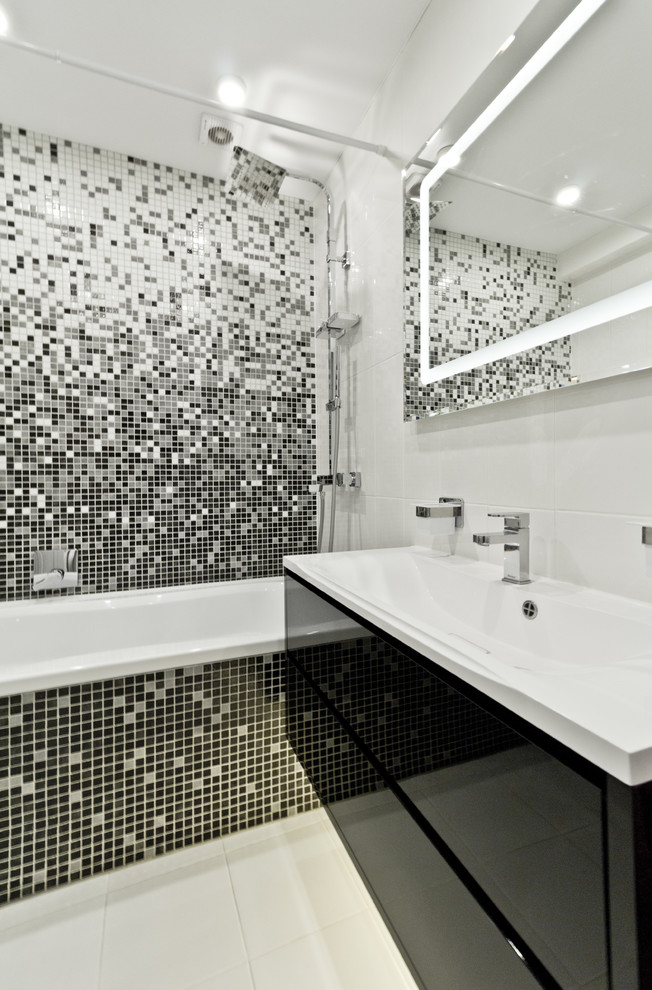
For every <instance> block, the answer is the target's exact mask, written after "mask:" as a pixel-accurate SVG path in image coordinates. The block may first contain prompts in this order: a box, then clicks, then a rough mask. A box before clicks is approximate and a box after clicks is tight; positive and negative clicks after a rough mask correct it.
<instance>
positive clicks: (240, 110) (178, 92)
mask: <svg viewBox="0 0 652 990" xmlns="http://www.w3.org/2000/svg"><path fill="white" fill-rule="evenodd" d="M0 44H3V45H8V46H9V47H11V48H16V49H18V50H19V51H23V52H27V53H28V54H30V55H39V56H40V57H41V58H48V59H50V60H51V61H53V62H58V63H59V64H60V65H67V66H70V67H71V68H73V69H81V70H82V71H84V72H92V73H93V74H94V75H96V76H104V77H105V78H107V79H115V80H117V81H118V82H123V83H128V84H129V85H130V86H138V87H139V88H140V89H148V90H150V91H152V92H154V93H161V94H162V95H163V96H174V97H175V98H176V99H178V100H186V101H188V102H190V103H198V104H199V105H200V106H205V107H211V109H213V110H219V111H221V112H222V113H229V114H233V116H235V117H246V118H248V119H249V120H258V121H260V122H261V123H262V124H269V125H270V126H271V127H282V128H284V129H285V130H287V131H297V132H298V133H299V134H307V135H309V136H310V137H315V138H319V139H320V140H322V141H330V142H331V144H343V145H346V146H347V147H349V148H360V149H361V150H362V151H371V152H373V153H374V154H376V155H383V156H384V155H386V154H387V147H386V145H384V144H372V143H370V142H369V141H360V140H358V138H352V137H346V136H345V135H344V134H337V133H336V132H335V131H324V130H322V129H321V128H320V127H310V126H309V125H308V124H299V123H297V122H296V121H293V120H285V119H284V118H283V117H273V116H271V115H270V114H267V113H260V112H259V111H258V110H248V109H246V108H245V107H237V108H236V107H229V106H226V105H225V104H224V103H220V102H219V100H211V99H209V98H208V97H207V96H200V95H199V94H198V93H191V92H189V91H188V90H185V89H179V87H177V86H167V85H165V83H159V82H154V81H153V80H151V79H145V78H143V77H142V76H132V75H131V74H130V73H128V72H120V70H119V69H112V68H110V67H109V66H107V65H98V64H97V63H96V62H89V61H88V59H84V58H77V57H76V56H74V55H66V54H65V52H61V51H58V50H55V49H52V48H43V47H42V46H41V45H33V44H31V43H30V42H28V41H18V40H17V39H16V38H6V37H5V38H0Z"/></svg>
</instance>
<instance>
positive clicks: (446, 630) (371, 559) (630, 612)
mask: <svg viewBox="0 0 652 990" xmlns="http://www.w3.org/2000/svg"><path fill="white" fill-rule="evenodd" d="M285 566H286V567H287V568H288V570H290V571H292V572H293V573H295V574H297V575H298V576H299V577H303V578H304V579H305V580H307V581H308V582H309V583H311V584H312V585H314V586H315V587H316V588H318V589H319V590H321V591H323V592H325V593H326V594H327V595H329V596H330V597H332V598H333V599H334V600H335V601H337V602H339V603H341V604H343V605H345V606H348V607H349V608H350V609H352V610H353V611H354V612H355V613H356V614H358V615H360V616H361V618H363V619H367V620H368V621H370V622H372V623H373V624H374V625H376V626H377V627H378V628H379V629H381V630H383V631H385V632H388V633H390V634H391V635H393V636H394V637H396V639H398V640H399V641H401V642H402V643H404V644H405V645H406V646H408V647H411V648H413V649H416V650H417V651H418V652H419V653H421V654H422V655H423V656H425V657H426V658H430V659H432V660H434V661H435V662H437V663H439V664H441V665H442V666H444V667H446V668H447V669H448V670H449V671H450V672H452V673H454V674H456V675H457V676H460V677H462V678H463V679H464V680H465V681H467V682H468V683H470V684H472V685H473V686H475V687H476V688H479V689H480V690H482V691H484V692H485V693H486V694H488V695H489V696H490V697H492V698H493V699H494V700H496V701H499V702H501V703H502V704H504V705H506V706H507V707H508V708H509V709H510V710H512V711H514V712H516V714H518V715H521V716H522V717H524V718H526V719H527V720H528V721H530V722H532V723H533V724H535V725H537V726H538V727H539V728H541V729H543V730H544V731H546V732H548V733H550V734H551V735H553V736H555V737H556V738H558V739H559V740H560V741H561V742H563V743H565V744H566V745H568V746H570V747H571V748H573V749H574V750H576V751H578V752H580V754H581V755H583V756H585V757H586V758H588V759H590V760H591V761H592V762H594V763H596V764H597V765H598V766H601V767H602V768H603V769H605V770H606V771H607V772H609V773H612V774H613V775H614V776H616V777H618V778H619V779H620V780H623V781H624V782H625V783H627V784H638V783H642V782H644V781H647V780H651V779H652V606H651V605H647V604H646V603H643V602H636V601H632V600H630V599H626V598H620V597H618V596H616V595H609V594H605V593H601V592H596V591H591V590H589V589H585V588H581V587H578V586H576V585H571V584H566V583H562V582H557V581H550V580H547V579H535V580H534V581H533V582H532V583H531V584H528V585H518V586H517V585H510V584H506V583H504V582H503V581H502V580H501V578H502V569H501V568H499V567H496V566H495V565H492V564H484V563H479V562H476V561H471V560H468V559H466V558H463V557H455V556H450V555H444V554H440V553H438V552H436V551H431V550H427V549H425V548H423V547H407V548H398V549H391V550H364V551H351V552H347V553H333V554H311V555H307V554H306V555H301V556H295V557H286V558H285ZM526 603H527V604H526ZM530 603H534V606H535V608H534V609H533V608H532V605H531V604H530ZM524 606H525V607H524ZM532 611H536V616H535V617H534V618H527V617H526V615H525V612H528V613H531V612H532Z"/></svg>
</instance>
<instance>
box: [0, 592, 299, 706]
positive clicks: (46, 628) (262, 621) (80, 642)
mask: <svg viewBox="0 0 652 990" xmlns="http://www.w3.org/2000/svg"><path fill="white" fill-rule="evenodd" d="M284 647H285V637H284V618H283V579H282V578H280V577H278V578H270V579H259V580H252V581H231V582H223V583H217V584H198V585H190V586H186V587H183V588H171V589H162V590H156V591H142V592H138V591H136V592H131V591H127V592H119V593H116V594H110V595H83V596H79V597H72V596H71V597H67V598H61V599H56V598H47V599H44V600H42V601H25V602H16V603H13V602H12V603H4V604H0V697H2V696H5V695H8V694H18V693H20V692H23V691H36V690H39V689H42V688H50V687H60V686H62V685H65V684H82V683H86V682H88V681H98V680H105V679H108V678H114V677H124V676H126V675H128V674H141V673H143V672H145V671H154V670H166V669H169V668H171V667H187V666H193V665H194V664H200V663H214V662H216V661H220V660H230V659H235V658H236V657H248V656H258V655H259V654H261V653H276V652H278V651H280V650H282V649H284Z"/></svg>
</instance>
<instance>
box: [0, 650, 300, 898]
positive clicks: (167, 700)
mask: <svg viewBox="0 0 652 990" xmlns="http://www.w3.org/2000/svg"><path fill="white" fill-rule="evenodd" d="M282 662H283V656H282V655H281V654H278V653H275V654H265V655H264V656H256V657H246V658H244V659H236V660H228V661H224V662H222V663H214V664H204V665H199V666H194V667H184V668H179V669H177V670H167V671H161V672H158V673H151V674H138V675H134V676H130V677H123V678H119V679H114V680H107V681H98V682H95V683H93V684H83V685H77V686H72V687H64V688H53V689H51V690H44V691H36V692H33V693H30V694H20V695H13V696H12V697H9V698H3V699H0V904H1V903H5V902H7V901H9V900H16V899H18V898H21V897H26V896H28V895H30V894H34V893H39V892H41V891H43V890H47V889H51V888H53V887H58V886H61V885H62V884H66V883H69V882H71V881H74V880H79V879H83V878H84V877H89V876H92V875H94V874H97V873H103V872H105V871H107V870H111V869H115V868H117V867H121V866H125V865H128V864H130V863H135V862H139V861H141V860H144V859H151V858H153V857H155V856H158V855H161V854H163V853H166V852H171V851H173V850H175V849H181V848H183V847H184V846H189V845H193V844H195V843H197V842H201V841H204V840H206V839H213V838H217V837H218V836H221V835H226V834H228V833H230V832H235V831H239V830H240V829H243V828H247V827H250V826H252V825H258V824H261V823H263V822H269V821H274V820H276V819H278V818H284V817H286V816H287V815H290V814H294V813H297V812H301V811H307V810H310V809H311V808H315V807H318V806H319V801H318V799H317V798H316V796H315V794H314V792H313V790H312V787H311V785H310V783H309V781H308V778H307V777H306V775H305V773H304V771H303V769H302V768H301V765H300V764H299V763H298V761H297V759H296V757H295V755H294V752H293V750H292V748H291V747H290V745H289V743H288V742H287V739H286V737H285V714H284V705H285V702H284V695H283V691H282V686H281V675H282V666H281V665H282Z"/></svg>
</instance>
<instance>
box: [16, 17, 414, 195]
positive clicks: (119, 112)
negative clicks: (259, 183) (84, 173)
mask: <svg viewBox="0 0 652 990" xmlns="http://www.w3.org/2000/svg"><path fill="white" fill-rule="evenodd" d="M429 3H430V0H327V2H317V0H276V2H271V0H228V2H226V0H184V2H183V3H180V2H178V0H112V2H111V3H98V2H97V0H0V4H1V6H2V9H3V10H4V11H5V12H6V14H7V16H8V18H9V21H10V25H11V27H10V35H11V37H13V38H15V39H18V40H20V41H24V42H29V43H31V44H33V45H37V46H40V47H42V48H47V49H54V50H57V51H60V52H61V53H62V54H64V55H69V56H73V57H74V58H81V59H84V60H86V61H88V62H91V63H94V64H99V65H102V66H104V67H108V68H111V69H113V70H118V71H119V72H122V73H127V74H129V75H130V76H137V77H140V78H145V79H147V80H149V81H151V82H154V83H157V84H163V85H165V86H171V87H175V88H179V89H182V90H184V91H186V92H191V93H196V94H198V95H199V96H201V97H204V98H209V99H214V98H215V84H216V81H217V79H218V78H219V76H221V75H223V74H225V73H235V74H237V75H239V76H241V77H242V78H243V79H244V80H245V81H246V82H247V85H248V93H247V99H246V102H245V106H246V107H248V108H250V109H252V110H256V111H259V112H262V113H266V114H270V115H273V116H275V117H282V118H285V119H289V120H292V121H297V122H299V123H303V124H308V125H310V126H313V127H319V128H323V129H325V130H329V131H335V132H337V133H339V134H344V135H351V136H352V135H353V134H354V132H355V130H356V127H357V125H358V124H359V122H360V120H361V119H362V117H363V115H364V113H365V110H366V108H367V106H368V104H369V102H370V101H371V99H372V97H373V95H374V93H375V91H376V90H377V88H378V87H379V85H380V84H381V83H382V81H383V80H384V78H385V77H386V75H387V73H388V72H389V70H390V68H391V66H392V64H393V62H394V61H395V59H396V58H397V56H398V55H399V53H400V51H401V49H402V48H403V46H404V45H405V43H406V42H407V40H408V38H409V36H410V34H411V33H412V31H413V30H414V28H415V26H416V24H417V23H418V21H419V19H420V17H421V15H422V14H423V12H424V10H425V9H426V8H427V7H428V6H429ZM202 112H207V109H206V107H202V106H200V105H198V104H194V103H192V102H187V101H186V100H181V99H178V98H175V97H173V96H164V95H161V94H159V93H154V92H151V91H147V90H145V89H141V88H138V87H136V86H134V85H130V84H127V83H124V82H118V81H116V80H114V79H110V78H105V77H102V76H99V75H96V74H93V73H91V72H88V71H84V70H81V69H77V68H71V67H69V66H66V65H62V64H58V63H57V62H55V61H52V60H50V59H46V58H43V57H41V56H39V55H35V54H31V53H27V52H24V51H19V50H16V49H14V48H11V47H9V46H7V45H4V44H3V45H0V119H1V120H2V121H3V122H5V123H11V124H18V125H21V126H24V127H27V128H29V129H32V130H36V131H40V132H44V133H46V134H49V135H53V136H56V137H64V138H69V139H71V140H74V141H79V142H83V143H88V144H92V145H95V146H99V147H102V148H109V149H111V150H114V151H119V152H123V153H127V154H132V155H135V156H137V157H140V158H146V159H149V160H152V161H158V162H161V163H163V164H167V165H174V166H177V167H179V168H182V169H188V170H192V171H195V172H199V173H202V174H207V175H216V176H221V175H223V174H224V171H225V167H226V162H225V161H224V156H223V155H221V154H220V152H219V150H218V149H217V148H215V147H214V146H208V147H204V146H201V145H200V144H199V140H198V135H199V124H200V117H201V114H202ZM209 112H210V111H209ZM216 113H218V112H217V111H216ZM221 116H223V115H221ZM240 142H241V143H242V144H243V145H244V146H245V147H247V148H249V149H250V150H252V151H254V152H256V153H257V154H260V155H263V156H264V157H265V158H269V159H270V160H272V161H274V162H276V163H277V164H279V165H282V166H283V167H285V168H288V169H290V170H293V171H299V172H305V173H307V174H309V175H312V176H314V177H315V178H318V179H321V180H324V179H326V178H327V176H328V175H329V173H330V171H331V170H332V168H333V166H334V164H335V162H336V161H337V158H338V157H339V155H340V154H341V151H342V146H340V145H336V144H329V143H326V142H324V141H322V140H320V139H316V138H311V137H305V136H303V135H301V134H297V133H293V132H292V131H289V130H281V129H279V128H277V127H270V126H269V125H267V124H262V123H259V122H256V121H249V120H244V121H243V130H242V133H241V135H240ZM284 191H286V189H285V188H284ZM287 191H290V190H287ZM313 191H314V187H313V189H311V187H309V186H307V185H306V184H305V183H303V184H302V188H301V192H302V195H305V196H306V197H307V198H310V197H311V196H312V195H313Z"/></svg>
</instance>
